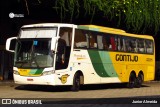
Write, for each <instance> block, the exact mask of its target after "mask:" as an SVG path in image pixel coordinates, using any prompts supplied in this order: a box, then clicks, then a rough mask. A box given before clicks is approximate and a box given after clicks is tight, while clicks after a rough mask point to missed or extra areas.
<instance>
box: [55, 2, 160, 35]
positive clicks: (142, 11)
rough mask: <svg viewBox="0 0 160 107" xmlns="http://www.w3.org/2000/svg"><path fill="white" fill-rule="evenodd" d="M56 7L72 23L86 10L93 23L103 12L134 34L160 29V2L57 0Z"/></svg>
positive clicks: (62, 16) (105, 15)
mask: <svg viewBox="0 0 160 107" xmlns="http://www.w3.org/2000/svg"><path fill="white" fill-rule="evenodd" d="M80 4H81V5H80ZM56 6H57V7H59V8H60V13H61V18H64V17H65V16H66V14H70V21H72V18H73V17H74V15H76V16H79V13H80V10H85V11H84V12H85V14H84V15H91V18H90V19H91V23H92V20H93V18H94V16H95V15H96V13H98V12H102V13H103V15H104V17H106V18H107V19H108V18H109V19H110V20H111V21H112V20H113V19H118V22H117V25H118V26H119V25H120V24H121V23H122V22H125V23H126V26H127V28H128V30H132V31H133V32H140V33H145V32H146V30H148V29H151V30H152V31H154V32H155V33H157V31H158V30H159V28H160V0H56ZM122 16H123V17H125V19H124V18H122Z"/></svg>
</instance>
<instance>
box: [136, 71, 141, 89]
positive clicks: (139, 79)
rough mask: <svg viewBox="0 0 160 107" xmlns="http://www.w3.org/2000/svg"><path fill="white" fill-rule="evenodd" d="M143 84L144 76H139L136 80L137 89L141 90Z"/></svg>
mask: <svg viewBox="0 0 160 107" xmlns="http://www.w3.org/2000/svg"><path fill="white" fill-rule="evenodd" d="M142 82H143V75H142V74H139V75H138V77H137V78H136V84H135V87H136V88H140V87H141V85H142Z"/></svg>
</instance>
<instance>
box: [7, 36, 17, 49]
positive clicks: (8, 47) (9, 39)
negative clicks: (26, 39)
mask: <svg viewBox="0 0 160 107" xmlns="http://www.w3.org/2000/svg"><path fill="white" fill-rule="evenodd" d="M15 39H17V37H11V38H8V39H7V41H6V50H7V51H10V52H15V51H14V49H13V50H12V49H11V47H14V48H15V43H13V42H14V41H13V40H15ZM13 44H14V46H13Z"/></svg>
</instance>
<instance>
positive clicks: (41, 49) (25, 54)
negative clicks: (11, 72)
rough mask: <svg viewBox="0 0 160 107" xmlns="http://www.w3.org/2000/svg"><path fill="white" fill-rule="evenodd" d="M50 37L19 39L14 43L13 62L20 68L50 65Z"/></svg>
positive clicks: (51, 55)
mask: <svg viewBox="0 0 160 107" xmlns="http://www.w3.org/2000/svg"><path fill="white" fill-rule="evenodd" d="M50 46H51V39H19V40H18V41H17V44H16V51H15V61H14V62H15V63H14V65H15V66H16V67H20V68H39V67H40V68H43V67H52V65H53V54H52V52H51V49H50Z"/></svg>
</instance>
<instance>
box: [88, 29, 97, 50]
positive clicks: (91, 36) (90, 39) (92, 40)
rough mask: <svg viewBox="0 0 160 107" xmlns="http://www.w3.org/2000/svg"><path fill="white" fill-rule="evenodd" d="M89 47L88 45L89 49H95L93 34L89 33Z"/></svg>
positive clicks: (95, 43)
mask: <svg viewBox="0 0 160 107" xmlns="http://www.w3.org/2000/svg"><path fill="white" fill-rule="evenodd" d="M89 45H90V48H92V49H97V38H96V35H95V34H94V33H93V32H92V33H91V32H90V33H89Z"/></svg>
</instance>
